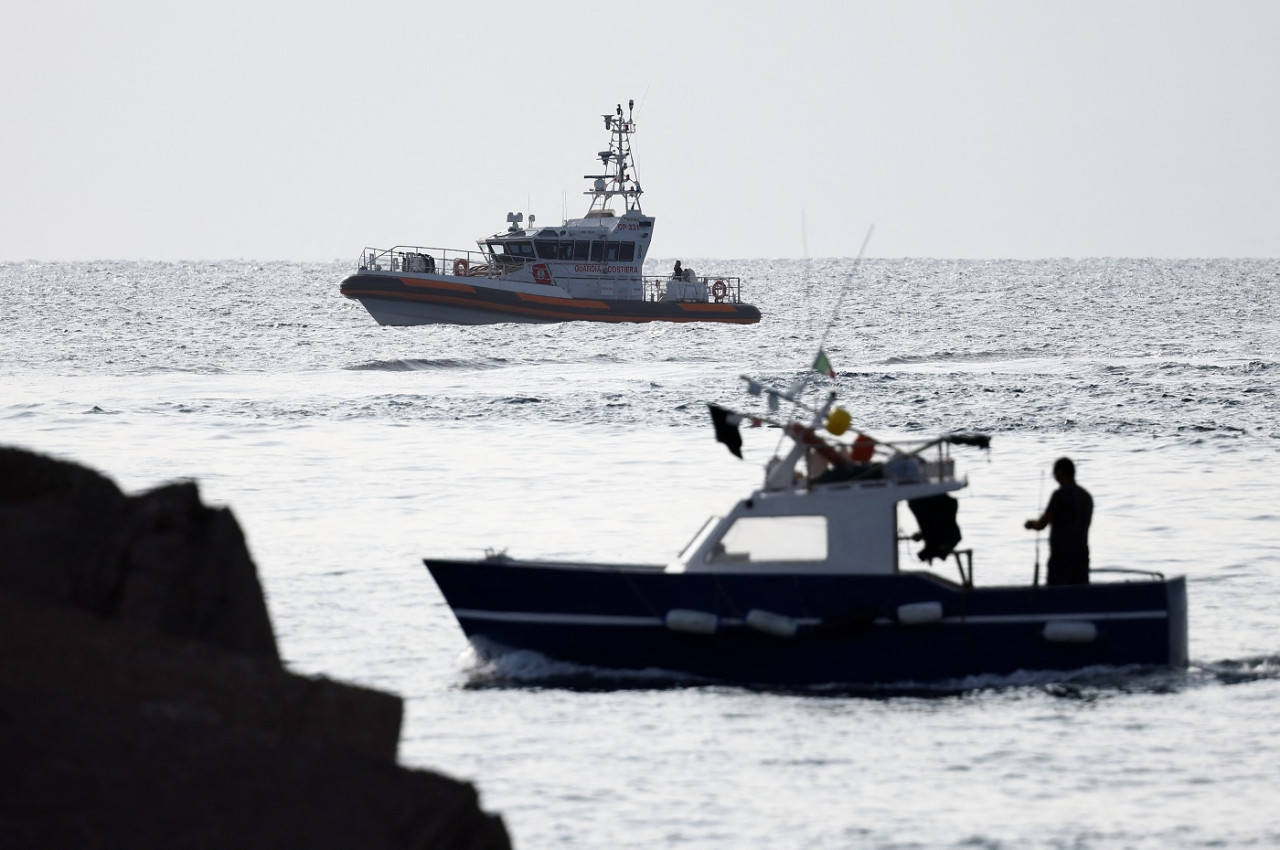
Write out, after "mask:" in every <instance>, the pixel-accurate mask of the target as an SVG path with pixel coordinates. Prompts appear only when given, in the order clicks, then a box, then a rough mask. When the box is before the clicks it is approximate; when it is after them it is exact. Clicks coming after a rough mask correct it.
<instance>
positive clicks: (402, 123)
mask: <svg viewBox="0 0 1280 850" xmlns="http://www.w3.org/2000/svg"><path fill="white" fill-rule="evenodd" d="M0 32H3V34H4V38H3V44H4V47H3V50H0V115H3V123H2V125H0V127H2V129H0V178H2V181H0V192H2V194H0V260H25V259H39V260H76V259H190V260H196V259H230V258H250V259H263V260H270V259H293V260H331V259H347V258H350V259H352V260H353V261H354V259H355V257H356V256H357V255H358V254H359V253H360V251H361V249H362V248H363V247H364V246H366V245H369V246H380V247H389V246H391V245H393V244H417V245H425V246H432V247H457V248H466V247H470V246H471V245H473V243H474V241H475V239H476V238H478V237H481V236H484V235H486V234H489V233H492V232H495V231H498V230H501V229H503V228H504V227H505V219H506V214H507V212H508V211H517V210H518V211H522V212H525V213H526V214H527V213H529V212H533V213H535V214H536V215H537V216H538V219H539V221H540V222H543V223H558V222H559V221H560V220H561V219H562V217H563V215H564V212H565V211H566V206H567V210H568V212H569V214H570V215H574V216H576V215H580V214H581V213H582V212H583V211H584V210H585V199H584V198H583V196H582V194H581V193H582V191H583V190H584V189H585V188H586V181H584V180H582V179H581V178H582V175H584V174H588V173H592V172H593V171H594V170H595V169H596V167H597V164H596V161H595V159H594V157H595V152H596V151H598V150H601V149H602V148H603V147H604V145H605V143H606V136H605V134H604V125H603V122H602V121H601V119H600V115H601V114H603V113H605V112H609V111H612V109H613V108H614V106H615V104H616V103H618V102H620V101H621V102H622V103H623V104H624V105H625V103H626V101H627V99H628V98H634V99H635V101H636V122H637V126H638V132H637V133H636V135H635V137H634V139H633V143H634V151H635V154H636V160H637V174H638V176H639V178H640V181H641V183H642V185H643V186H644V188H645V195H644V209H645V212H647V213H649V214H650V215H654V216H656V217H657V224H656V230H655V233H654V247H653V249H652V252H651V253H652V255H653V256H655V257H658V256H661V257H675V256H683V257H690V258H697V257H715V258H734V257H744V258H745V257H803V256H805V255H806V254H807V255H808V256H812V257H839V256H852V255H855V254H856V253H857V251H858V247H859V245H860V244H861V241H862V237H863V235H864V233H865V232H866V229H867V227H868V226H869V225H871V224H874V225H875V227H876V230H875V235H874V237H873V239H872V241H871V245H870V247H869V250H868V254H869V255H870V256H878V257H907V256H918V257H978V258H995V257H1019V258H1022V257H1027V258H1030V257H1088V256H1129V257H1140V256H1160V257H1277V256H1280V2H1271V0H1266V1H1265V2H1232V0H1214V2H1178V1H1177V0H1153V2H1125V0H1105V2H1083V0H1071V2H1053V3H1049V2H1031V0H1012V1H1011V2H997V1H996V0H969V1H968V2H903V1H902V0H886V1H885V2H879V0H877V2H858V0H837V2H805V0H792V2H786V3H782V2H776V3H766V2H745V1H744V0H736V1H735V2H700V1H699V0H683V1H682V2H671V0H646V2H643V3H623V4H613V3H598V2H591V3H577V2H567V1H566V0H526V2H520V3H506V2H496V0H494V1H493V2H488V3H483V4H482V3H471V2H460V0H452V2H447V3H442V2H432V0H425V1H424V0H414V2H398V0H362V2H359V3H340V2H326V0H311V2H301V0H294V1H293V2H286V0H218V2H206V0H198V1H197V2H181V1H180V2H173V0H164V2H160V0H117V2H99V0H85V1H84V2H70V0H15V2H10V3H5V4H3V9H0Z"/></svg>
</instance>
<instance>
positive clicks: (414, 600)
mask: <svg viewBox="0 0 1280 850" xmlns="http://www.w3.org/2000/svg"><path fill="white" fill-rule="evenodd" d="M690 264H691V265H693V266H694V267H696V268H698V269H699V271H700V272H703V273H710V274H713V275H738V276H741V277H742V278H743V279H744V292H745V295H746V296H747V299H748V300H750V301H751V302H753V303H755V304H757V305H758V306H759V307H760V308H761V310H762V311H763V314H764V318H763V320H762V321H761V322H760V324H758V325H755V326H751V327H733V326H711V325H673V324H653V325H637V326H622V327H610V326H605V325H595V324H565V325H548V326H516V325H494V326H489V327H475V328H463V327H419V328H398V329H392V328H380V327H378V326H377V325H376V323H374V322H373V320H372V319H371V318H370V317H369V316H368V315H367V314H366V313H365V312H364V310H363V308H361V307H360V306H359V305H358V304H356V303H354V302H350V301H347V300H345V299H343V298H342V297H341V296H340V295H339V293H338V288H337V287H338V283H339V281H340V280H341V279H342V277H343V276H344V275H345V274H346V273H348V271H349V269H348V267H347V264H344V263H322V264H316V263H312V264H297V263H249V262H221V263H159V262H131V263H124V262H100V263H68V264H57V263H38V262H29V263H11V264H6V265H0V443H4V444H9V445H18V446H23V447H27V448H30V449H35V450H38V451H42V452H46V453H50V454H54V455H57V456H60V457H65V458H69V459H72V460H75V461H79V462H81V463H84V464H87V465H89V466H92V467H95V468H97V469H99V470H102V471H103V472H105V473H106V474H108V475H109V476H111V477H112V478H113V479H115V480H116V481H117V482H118V483H119V484H120V485H121V486H122V487H123V488H125V489H126V490H128V491H137V490H142V489H146V488H150V487H154V486H157V485H160V484H162V483H165V482H167V481H171V480H174V479H179V478H192V479H195V480H197V481H198V482H199V485H200V488H201V492H202V494H203V496H204V498H205V500H206V501H208V502H211V503H215V504H221V505H226V506H229V507H230V508H231V509H232V510H233V511H234V512H235V515H236V517H237V519H238V520H239V522H240V524H241V525H242V526H243V528H244V529H245V532H246V535H247V537H248V540H249V545H250V548H251V550H252V553H253V555H254V558H255V561H256V563H257V565H258V569H259V573H260V575H261V577H262V581H263V584H264V587H265V590H266V594H267V598H268V605H269V607H270V610H271V613H272V617H273V620H274V623H275V628H276V633H277V637H278V640H279V642H280V645H281V650H282V653H283V654H284V656H285V658H286V660H287V663H288V665H289V666H290V667H291V668H292V669H294V670H296V671H298V672H302V673H306V674H317V675H326V676H330V677H333V678H338V679H343V680H347V681H352V682H356V683H360V684H365V685H369V686H372V687H377V688H382V689H386V690H390V691H394V692H396V693H399V694H401V695H403V697H404V698H405V700H406V705H407V716H406V723H405V728H404V733H403V736H402V740H401V747H400V753H401V760H402V761H403V762H404V763H406V764H408V765H412V766H415V767H422V768H429V769H434V770H439V771H442V772H445V773H448V774H450V775H453V776H456V777H460V778H463V779H467V780H469V781H472V782H474V783H475V784H476V785H477V787H478V788H479V791H480V793H481V797H482V802H483V805H484V806H485V807H486V808H488V809H489V810H491V811H495V812H498V813H500V814H501V815H502V817H503V818H504V820H505V822H506V823H507V826H508V829H509V830H510V832H511V833H512V835H513V838H514V841H515V844H516V846H517V847H519V848H524V849H525V850H529V848H641V847H646V848H647V847H675V848H700V849H701V848H740V847H748V846H750V847H757V846H764V847H784V848H810V847H857V848H862V847H869V848H908V847H920V848H933V847H983V848H996V847H1001V848H1036V847H1052V848H1068V847H1070V848H1077V847H1080V848H1084V847H1090V848H1091V847H1102V848H1122V847H1123V848H1128V847H1141V848H1147V847H1150V848H1165V847H1250V846H1253V847H1261V846H1276V845H1280V610H1278V609H1280V484H1278V483H1277V482H1280V400H1278V396H1277V391H1276V384H1277V378H1278V377H1280V357H1278V353H1280V261H1272V260H1265V261H1262V260H1259V261H1252V260H1206V261H1162V260H1087V261H1067V260H1045V261H1035V262H1013V261H990V262H985V261H964V262H950V261H936V260H929V261H923V260H876V261H867V262H863V263H861V264H857V263H855V262H854V261H852V260H813V261H801V260H751V261H717V260H697V261H691V263H690ZM669 265H670V263H669V261H662V262H659V263H657V264H656V267H666V266H669ZM819 346H822V347H823V349H824V350H825V351H826V352H827V354H828V356H829V358H830V360H831V362H832V364H833V366H834V368H835V369H836V371H837V373H838V376H837V378H836V380H835V381H831V380H830V379H828V378H825V377H822V376H818V375H816V374H814V373H812V372H811V371H810V368H809V367H810V365H811V364H812V362H813V359H814V356H815V354H816V352H817V349H818V347H819ZM743 374H746V375H750V376H751V377H753V378H756V379H759V380H763V381H765V382H766V383H768V384H771V385H773V386H776V387H778V388H780V389H785V388H787V387H789V386H791V385H793V384H794V383H795V382H797V381H798V380H800V379H801V378H805V377H807V378H809V379H810V380H809V385H808V389H807V391H806V392H807V395H806V398H807V399H809V400H815V399H818V398H819V397H821V396H822V395H823V394H825V393H826V392H828V391H830V390H832V389H835V390H837V391H838V392H839V393H840V399H841V402H842V404H844V405H845V406H846V407H847V408H848V409H849V411H850V412H851V413H852V415H853V419H854V423H855V426H856V427H857V428H859V429H860V430H863V431H866V432H868V433H871V434H873V435H876V436H879V437H885V438H892V437H924V436H931V435H935V434H937V433H940V432H942V431H946V430H972V431H982V432H985V433H989V434H991V435H992V437H993V443H992V449H991V451H990V452H982V451H980V450H976V449H958V450H957V452H956V457H957V460H958V463H959V467H960V470H961V472H962V473H963V474H967V475H968V479H969V483H970V487H969V488H968V489H967V490H964V491H962V492H961V494H960V495H959V497H960V505H961V507H960V514H959V519H960V523H961V528H962V531H963V533H964V545H965V546H971V547H973V548H974V550H975V571H976V579H977V582H978V583H979V584H1000V583H1011V582H1027V581H1029V580H1030V579H1031V576H1032V574H1033V571H1034V569H1035V566H1036V563H1037V562H1040V563H1041V564H1043V561H1044V558H1045V556H1046V554H1047V552H1046V550H1045V543H1044V540H1043V539H1039V538H1037V536H1036V535H1035V534H1034V533H1032V532H1028V531H1025V530H1024V529H1023V528H1022V522H1023V521H1024V520H1025V519H1027V518H1029V517H1032V516H1035V515H1036V514H1037V513H1038V512H1039V510H1040V509H1041V507H1042V506H1043V504H1044V502H1045V501H1046V500H1047V498H1048V496H1049V493H1050V492H1051V491H1052V488H1053V486H1054V485H1053V482H1052V479H1051V477H1049V476H1048V474H1047V473H1048V470H1049V467H1050V466H1051V464H1052V462H1053V460H1054V459H1055V458H1057V457H1058V456H1060V455H1064V454H1066V455H1070V456H1071V457H1073V458H1074V459H1075V460H1076V463H1077V466H1078V470H1079V479H1080V481H1081V483H1082V484H1083V485H1084V486H1085V487H1086V488H1088V489H1089V490H1090V491H1091V492H1092V493H1093V496H1094V499H1095V501H1096V505H1097V508H1096V514H1095V522H1094V528H1093V532H1092V548H1093V558H1094V565H1095V567H1120V568H1129V569H1143V570H1155V571H1159V572H1163V573H1165V574H1166V575H1179V574H1181V575H1186V576H1187V580H1188V597H1189V602H1188V605H1189V618H1190V650H1191V658H1192V666H1191V667H1190V669H1188V670H1186V671H1172V672H1170V671H1155V672H1153V671H1144V670H1089V671H1083V672H1082V673H1078V674H1070V675H1063V674H1054V675H1046V674H1039V673H1031V672H1028V673H1023V674H1017V675H1014V676H1009V677H989V678H981V679H972V680H965V681H960V682H949V683H941V684H930V685H925V684H921V683H902V684H901V685H900V686H895V687H892V688H874V689H849V688H831V689H818V690H816V691H800V692H794V691H792V692H770V691H759V690H754V689H748V688H735V687H724V686H706V685H699V684H688V683H681V682H678V681H676V682H673V681H672V680H670V679H668V678H664V677H661V676H653V677H644V676H641V677H636V678H634V679H631V680H626V681H618V680H615V679H606V678H600V677H597V676H595V675H594V674H593V673H592V671H581V670H571V669H570V670H566V669H564V668H562V667H561V666H558V665H555V664H553V663H549V662H547V661H546V660H545V659H540V658H537V657H520V658H516V659H514V660H512V661H509V662H506V663H504V664H503V665H498V666H494V665H487V664H484V663H482V662H480V661H478V660H477V659H476V657H475V656H474V655H473V654H472V653H471V651H470V650H469V648H468V647H467V644H466V641H465V640H464V639H463V637H462V634H461V631H460V629H459V628H458V626H457V624H456V622H455V621H454V620H453V618H452V616H451V614H450V612H449V609H448V607H447V606H446V605H445V604H444V601H443V599H442V598H441V596H440V594H439V592H438V591H437V589H436V588H435V586H434V584H433V583H432V581H431V579H430V576H429V575H428V574H427V572H426V570H425V568H424V567H423V565H422V561H421V559H422V557H424V556H454V557H478V556H481V555H483V553H484V552H485V551H487V550H494V551H507V552H508V553H510V554H512V555H514V556H518V557H536V558H546V559H571V560H589V561H605V562H615V563H664V562H666V561H668V560H669V559H670V558H671V557H672V556H673V555H674V554H675V553H676V552H677V551H678V550H679V549H680V548H681V547H682V546H683V544H684V543H685V542H686V541H687V540H688V538H689V537H690V536H692V535H693V534H694V533H695V532H696V531H697V530H698V528H699V527H700V525H701V524H702V522H703V520H704V519H705V518H706V517H707V516H709V515H712V514H717V513H722V512H724V511H725V510H727V509H728V508H729V507H730V506H731V505H732V503H733V502H734V501H735V500H736V499H737V498H739V497H741V496H743V495H745V494H746V493H747V492H748V491H749V490H750V489H751V488H752V487H754V486H757V485H758V484H759V483H760V481H761V477H762V467H763V464H764V463H765V462H766V461H767V460H768V459H769V458H770V457H771V456H772V455H773V453H774V452H775V450H776V449H777V448H778V445H779V441H778V436H777V432H776V431H774V430H772V429H769V428H761V429H751V428H747V429H744V431H743V435H744V439H745V445H744V452H743V453H744V455H745V460H742V461H740V460H738V459H736V458H734V457H732V456H731V455H730V454H729V453H728V452H727V451H725V449H724V447H723V446H721V445H718V444H717V443H715V442H714V440H713V438H712V431H711V426H710V421H709V418H708V416H707V412H706V403H707V402H716V403H719V404H722V405H724V406H727V407H732V408H735V409H741V410H747V411H754V412H764V408H763V407H762V406H761V400H760V399H759V398H753V397H751V396H748V395H747V394H746V393H745V392H744V390H745V387H746V384H745V383H744V382H743V381H742V380H741V379H740V377H739V376H740V375H743ZM900 523H901V524H902V525H903V526H904V529H903V530H904V531H907V532H909V531H911V530H913V527H912V522H911V519H910V517H909V515H906V512H905V511H904V512H902V514H901V515H900ZM913 557H914V554H913V549H912V548H910V547H909V546H906V545H904V549H903V552H902V558H903V559H904V563H909V562H910V559H912V558H913ZM939 569H941V570H946V569H948V568H947V567H939Z"/></svg>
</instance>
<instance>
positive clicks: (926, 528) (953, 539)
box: [907, 493, 960, 561]
mask: <svg viewBox="0 0 1280 850" xmlns="http://www.w3.org/2000/svg"><path fill="white" fill-rule="evenodd" d="M907 507H909V508H911V513H913V514H915V517H916V522H917V523H918V524H919V525H920V536H921V537H923V538H924V548H923V549H921V550H920V560H922V561H933V560H934V559H935V558H945V557H947V556H948V555H950V554H951V552H952V550H954V549H955V548H956V544H957V543H959V542H960V526H959V525H958V524H957V523H956V511H957V510H959V508H960V504H959V503H958V502H957V501H956V500H955V499H953V498H951V497H950V496H948V495H947V494H946V493H939V494H938V495H936V496H926V497H924V498H923V499H910V500H908V501H907Z"/></svg>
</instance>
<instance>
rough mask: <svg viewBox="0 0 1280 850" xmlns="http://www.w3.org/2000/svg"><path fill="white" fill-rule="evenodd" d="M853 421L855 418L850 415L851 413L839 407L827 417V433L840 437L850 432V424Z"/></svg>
mask: <svg viewBox="0 0 1280 850" xmlns="http://www.w3.org/2000/svg"><path fill="white" fill-rule="evenodd" d="M852 421H853V417H851V416H850V415H849V411H847V410H845V409H844V408H843V407H837V408H836V409H835V410H833V411H831V413H830V414H829V415H828V416H827V433H829V434H831V435H832V436H835V437H839V436H840V435H841V434H843V433H844V432H845V431H848V430H849V423H850V422H852Z"/></svg>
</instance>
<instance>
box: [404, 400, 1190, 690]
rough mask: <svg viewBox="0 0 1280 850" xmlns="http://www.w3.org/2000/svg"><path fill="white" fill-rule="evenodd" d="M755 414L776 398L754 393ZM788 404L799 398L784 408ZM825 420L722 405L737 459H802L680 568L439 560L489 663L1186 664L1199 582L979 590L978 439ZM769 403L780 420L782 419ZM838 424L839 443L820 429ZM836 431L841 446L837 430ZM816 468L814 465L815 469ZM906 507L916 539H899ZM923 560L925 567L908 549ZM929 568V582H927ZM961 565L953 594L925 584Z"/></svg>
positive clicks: (959, 674) (938, 670) (1142, 580)
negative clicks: (536, 656)
mask: <svg viewBox="0 0 1280 850" xmlns="http://www.w3.org/2000/svg"><path fill="white" fill-rule="evenodd" d="M749 386H750V389H751V391H752V394H753V395H760V394H761V392H762V388H761V387H760V385H759V384H757V383H756V382H754V381H751V382H749ZM770 395H773V396H775V397H777V396H783V397H785V398H787V399H788V400H790V399H791V398H793V394H792V393H790V392H788V393H781V394H780V393H777V392H774V391H770ZM834 399H835V394H834V393H832V394H831V395H830V397H829V398H828V399H827V401H826V403H825V404H824V405H821V406H820V407H817V408H805V407H802V406H800V405H799V404H798V403H797V407H798V408H800V409H801V410H802V411H803V414H802V416H803V419H807V420H808V421H803V420H802V419H791V420H790V421H786V422H782V421H776V420H770V419H768V416H767V415H764V416H749V415H744V414H738V413H734V412H731V411H728V410H725V409H723V408H720V407H717V406H714V405H713V406H711V414H712V420H713V423H714V424H715V427H716V433H717V438H718V439H720V440H721V441H722V442H724V443H726V444H727V445H728V446H729V448H730V450H731V451H733V452H734V453H735V454H738V455H739V457H740V456H741V454H740V447H741V433H740V432H739V430H738V423H739V422H740V421H742V420H743V419H745V418H750V419H754V420H756V421H757V422H759V421H765V422H769V423H770V424H773V425H776V426H777V427H779V428H780V429H782V433H784V434H785V435H786V437H787V438H788V439H789V440H790V442H791V445H790V449H789V451H788V452H787V453H786V454H785V456H782V457H775V458H774V459H773V460H772V461H771V462H770V463H769V464H768V465H767V466H766V470H765V476H764V482H763V485H762V486H761V487H760V488H759V489H757V490H756V491H755V492H753V493H751V494H750V495H748V496H747V497H746V498H744V499H742V500H741V501H739V502H738V503H737V504H736V505H735V506H734V507H733V509H732V510H731V511H729V512H728V514H727V516H724V517H723V518H720V517H713V518H712V519H710V520H708V521H707V523H706V524H705V525H704V526H703V528H702V530H701V531H699V532H698V533H697V534H696V535H695V536H694V538H693V540H692V542H690V543H689V545H688V546H686V547H685V549H684V551H683V552H682V553H681V554H680V555H679V556H678V557H677V558H676V559H675V560H674V561H672V562H671V563H670V564H667V565H665V566H664V565H660V564H654V565H608V564H582V563H557V562H540V561H531V560H518V559H515V558H511V557H508V556H507V555H506V554H505V553H503V554H490V555H489V556H487V557H485V558H483V559H480V560H469V561H459V560H441V559H435V558H427V559H425V563H426V566H427V568H428V569H429V570H430V572H431V575H432V576H433V577H434V579H435V581H436V583H437V585H438V586H439V587H440V590H441V591H442V593H443V594H444V597H445V599H446V601H447V602H448V604H449V605H450V607H451V608H452V609H453V613H454V616H455V617H456V618H457V620H458V623H459V624H460V625H461V627H462V629H463V631H464V632H465V633H466V635H467V637H468V638H469V639H470V640H471V642H472V644H473V645H474V646H475V647H476V648H477V649H478V650H479V652H480V653H481V654H482V655H484V656H487V657H497V656H501V655H504V654H507V653H510V652H512V651H515V650H532V651H534V652H536V653H540V654H541V655H543V656H545V657H547V658H550V659H555V660H558V661H565V662H570V663H573V664H576V665H586V666H588V667H593V668H605V669H607V670H613V671H618V670H626V671H640V670H645V671H653V670H658V671H670V672H672V673H675V674H679V675H689V676H693V677H697V678H698V679H706V680H713V681H721V682H731V683H739V684H747V685H765V686H787V687H790V686H813V685H822V684H859V685H861V684H867V683H896V684H900V683H924V682H935V681H938V680H947V681H955V680H961V681H962V680H963V679H964V678H965V677H969V676H973V675H978V674H1009V673H1013V672H1016V671H1020V670H1023V671H1038V670H1050V671H1064V670H1077V669H1080V668H1085V667H1092V666H1095V665H1106V666H1127V665H1149V666H1168V667H1185V666H1186V665H1187V602H1186V581H1185V578H1183V577H1181V576H1179V577H1174V578H1170V579H1166V578H1165V577H1164V576H1163V575H1161V574H1159V573H1151V572H1143V571H1134V570H1094V574H1095V575H1094V578H1095V579H1097V578H1100V577H1101V576H1099V574H1101V573H1107V572H1112V573H1118V574H1119V576H1118V577H1110V579H1111V580H1103V581H1098V580H1093V581H1091V582H1090V583H1089V584H1082V585H1065V586H1064V585H1057V586H1044V585H1041V584H1040V583H1039V576H1038V575H1037V576H1035V578H1034V580H1033V581H1032V582H1031V583H1028V584H1025V585H1018V586H979V585H977V584H976V583H975V581H974V566H973V550H972V549H965V550H961V549H957V548H956V546H957V544H958V543H959V541H960V539H961V534H960V530H959V527H958V525H957V524H956V521H955V518H956V506H957V503H956V502H955V500H954V499H953V498H952V497H951V495H950V494H951V493H953V492H955V491H957V490H960V489H961V488H963V487H965V486H967V481H965V480H964V479H961V478H957V477H956V474H955V464H954V459H953V458H952V456H951V449H952V447H955V446H976V447H980V448H986V447H987V446H988V445H989V439H988V438H987V437H986V436H984V435H980V434H966V433H949V434H943V435H942V436H939V437H936V438H934V439H929V440H922V441H918V442H915V443H905V442H901V441H895V442H887V441H882V440H877V439H875V438H872V437H869V436H867V435H865V434H858V435H857V436H856V438H855V439H853V440H852V441H850V442H848V443H847V444H845V443H841V442H840V439H839V438H840V437H841V436H842V435H844V434H846V433H848V427H849V416H848V414H847V412H845V411H844V410H843V409H841V408H835V409H834V410H832V405H833V403H834ZM775 406H776V405H775V404H773V403H771V404H770V405H769V409H770V410H773V409H774V408H775ZM824 423H825V424H824ZM824 429H825V434H823V433H822V432H823V430H824ZM802 462H803V463H802ZM903 504H905V505H906V506H907V508H908V510H909V512H910V514H911V515H913V516H914V518H915V520H916V523H917V524H918V527H919V531H918V532H915V533H913V534H910V535H907V534H904V533H902V532H901V531H899V524H898V523H899V518H900V515H901V514H902V513H903V512H902V511H900V509H899V508H900V506H901V505H903ZM908 541H922V542H923V548H922V549H921V550H920V551H919V553H918V559H919V560H918V561H917V560H916V559H915V558H911V557H908V558H907V559H906V560H905V562H904V560H903V559H902V557H901V556H900V549H902V548H904V546H906V547H910V548H914V544H913V543H909V542H908ZM913 561H914V563H913ZM934 561H938V562H939V563H940V564H943V565H947V564H950V563H951V562H952V561H954V562H955V567H956V570H955V571H954V572H950V571H949V572H950V575H944V574H943V573H941V572H936V571H933V570H931V569H929V568H928V565H929V564H932V563H933V562H934Z"/></svg>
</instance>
